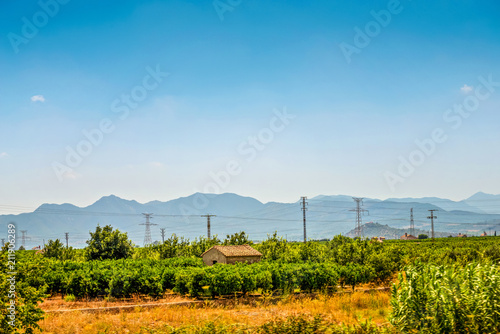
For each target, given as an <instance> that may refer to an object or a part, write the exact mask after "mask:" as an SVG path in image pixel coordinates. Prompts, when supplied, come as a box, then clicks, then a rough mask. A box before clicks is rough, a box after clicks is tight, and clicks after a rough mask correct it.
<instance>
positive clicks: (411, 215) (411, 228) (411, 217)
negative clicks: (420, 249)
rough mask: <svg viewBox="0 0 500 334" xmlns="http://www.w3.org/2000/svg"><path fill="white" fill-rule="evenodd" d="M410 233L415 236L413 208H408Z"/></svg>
mask: <svg viewBox="0 0 500 334" xmlns="http://www.w3.org/2000/svg"><path fill="white" fill-rule="evenodd" d="M410 234H411V235H413V236H415V222H414V221H413V208H411V209H410Z"/></svg>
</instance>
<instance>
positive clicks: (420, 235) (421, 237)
mask: <svg viewBox="0 0 500 334" xmlns="http://www.w3.org/2000/svg"><path fill="white" fill-rule="evenodd" d="M428 237H429V236H428V235H427V234H419V235H418V238H419V239H427V238H428Z"/></svg>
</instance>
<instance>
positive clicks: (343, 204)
mask: <svg viewBox="0 0 500 334" xmlns="http://www.w3.org/2000/svg"><path fill="white" fill-rule="evenodd" d="M301 205H302V203H301V202H299V201H297V202H295V203H278V202H268V203H262V202H260V201H258V200H257V199H255V198H251V197H244V196H240V195H236V194H231V193H225V194H202V193H196V194H193V195H191V196H187V197H181V198H178V199H174V200H171V201H166V202H161V201H152V202H148V203H143V204H142V203H139V202H137V201H134V200H126V199H122V198H119V197H117V196H114V195H110V196H105V197H102V198H101V199H99V200H98V201H96V202H95V203H93V204H92V205H89V206H87V207H78V206H75V205H72V204H43V205H41V206H40V207H38V208H37V209H36V210H35V211H34V212H29V213H21V214H17V215H0V226H1V228H2V229H3V231H5V234H4V236H3V237H4V238H6V237H7V234H6V233H7V227H6V225H7V224H8V223H10V222H14V223H15V224H16V226H17V232H18V233H17V238H18V244H20V243H21V240H22V234H21V233H20V231H22V230H25V231H27V232H25V238H24V239H25V244H26V247H27V248H28V247H29V248H31V247H33V246H37V245H40V244H42V243H43V242H44V241H45V242H47V241H48V240H49V239H60V240H62V241H63V242H65V232H68V233H69V235H68V236H69V245H71V246H74V247H77V248H80V247H84V246H85V245H86V244H85V241H86V240H87V239H88V238H89V231H93V230H95V227H96V226H97V224H100V225H101V226H104V225H107V224H110V225H112V226H113V227H115V228H118V229H120V230H121V231H123V232H127V233H128V235H129V237H130V238H131V239H132V241H133V242H134V243H135V244H137V245H142V244H143V242H144V239H145V230H146V226H145V225H144V224H145V221H146V219H145V216H144V215H143V213H152V214H153V215H152V216H151V217H152V218H151V224H152V225H151V226H150V230H151V238H152V239H151V240H152V241H161V240H162V237H161V233H160V232H161V231H160V229H161V228H164V229H165V237H166V238H168V237H169V236H170V235H171V234H173V233H175V234H176V235H178V236H184V237H186V238H189V239H193V238H195V237H198V236H201V235H206V234H207V218H206V217H202V216H203V215H207V214H211V215H216V216H213V217H211V234H212V235H215V234H217V235H218V236H219V237H220V238H224V237H225V236H226V234H231V233H235V232H239V231H245V232H246V233H247V234H248V235H249V236H250V238H251V239H252V240H256V241H257V240H262V239H265V238H266V237H267V235H268V234H272V233H273V232H274V231H277V232H278V234H279V235H282V236H284V237H286V238H287V239H288V240H302V238H303V216H302V210H301V208H302V206H301ZM355 208H356V206H355V203H354V202H353V199H352V197H351V196H346V195H335V196H325V195H320V196H316V197H314V198H310V199H308V200H307V211H306V217H307V237H308V238H310V239H324V238H331V237H333V236H334V235H337V234H346V233H348V232H349V231H350V230H352V229H353V227H354V225H355V219H356V212H354V211H353V210H354V209H355ZM362 208H363V209H364V210H366V212H364V215H363V216H362V222H363V223H367V222H374V223H379V224H382V225H389V226H390V227H393V228H399V229H405V228H408V227H409V224H410V209H411V208H413V213H414V221H415V228H417V229H420V230H423V231H428V230H430V220H429V219H427V217H428V216H429V212H428V210H431V209H435V210H438V211H437V212H435V215H436V216H437V219H436V220H435V221H434V225H435V231H438V232H443V233H444V234H450V233H458V232H462V233H467V234H468V235H478V234H480V233H482V232H483V231H487V232H492V231H495V230H499V231H500V195H489V194H485V193H477V194H475V195H473V196H471V197H470V198H468V199H466V200H463V201H451V200H448V199H442V198H435V197H426V198H399V199H396V198H391V199H387V200H379V199H369V198H366V199H364V201H363V206H362ZM153 224H154V225H153ZM392 234H394V233H392ZM392 234H391V235H387V236H386V237H388V238H392V237H394V235H392ZM488 234H490V233H488ZM383 236H385V235H383Z"/></svg>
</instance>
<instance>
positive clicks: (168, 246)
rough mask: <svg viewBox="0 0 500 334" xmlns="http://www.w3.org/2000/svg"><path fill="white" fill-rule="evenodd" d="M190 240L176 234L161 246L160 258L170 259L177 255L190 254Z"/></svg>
mask: <svg viewBox="0 0 500 334" xmlns="http://www.w3.org/2000/svg"><path fill="white" fill-rule="evenodd" d="M189 251H190V249H189V240H188V239H184V237H180V238H179V237H178V236H176V235H175V233H174V234H172V236H171V237H170V238H168V239H167V240H165V242H164V243H163V244H162V245H161V246H160V258H161V259H169V258H172V257H177V256H188V255H189Z"/></svg>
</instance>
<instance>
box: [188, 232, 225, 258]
mask: <svg viewBox="0 0 500 334" xmlns="http://www.w3.org/2000/svg"><path fill="white" fill-rule="evenodd" d="M215 245H220V240H219V238H218V237H217V235H214V236H212V237H211V238H207V237H205V236H201V237H199V238H195V239H194V240H193V241H192V242H191V255H193V256H196V257H198V256H201V254H203V253H204V252H205V251H207V250H208V249H209V248H210V247H212V246H215Z"/></svg>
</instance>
